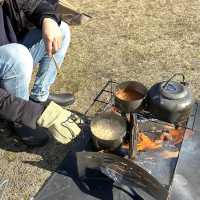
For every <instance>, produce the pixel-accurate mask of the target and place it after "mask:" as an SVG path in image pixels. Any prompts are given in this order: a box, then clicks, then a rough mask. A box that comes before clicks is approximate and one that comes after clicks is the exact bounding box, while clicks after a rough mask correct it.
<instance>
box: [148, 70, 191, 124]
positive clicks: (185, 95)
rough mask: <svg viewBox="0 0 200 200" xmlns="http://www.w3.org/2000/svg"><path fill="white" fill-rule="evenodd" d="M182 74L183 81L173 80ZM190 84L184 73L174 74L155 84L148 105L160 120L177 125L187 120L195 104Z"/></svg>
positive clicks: (149, 95) (149, 93)
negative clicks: (186, 80)
mask: <svg viewBox="0 0 200 200" xmlns="http://www.w3.org/2000/svg"><path fill="white" fill-rule="evenodd" d="M176 76H182V78H183V80H182V81H181V82H177V81H173V79H174V77H176ZM188 86H189V84H188V83H187V82H185V76H184V75H183V74H180V73H177V74H174V75H173V76H172V77H171V78H170V79H169V80H168V81H163V82H159V83H156V84H155V85H153V86H152V87H151V88H150V90H149V91H148V96H147V106H148V108H147V109H148V111H150V112H151V113H152V114H153V116H154V117H155V118H157V119H159V120H162V121H165V122H169V123H173V124H176V125H179V124H182V123H183V122H186V121H187V119H188V117H189V114H190V112H191V109H192V106H193V97H192V92H191V90H190V88H189V87H188Z"/></svg>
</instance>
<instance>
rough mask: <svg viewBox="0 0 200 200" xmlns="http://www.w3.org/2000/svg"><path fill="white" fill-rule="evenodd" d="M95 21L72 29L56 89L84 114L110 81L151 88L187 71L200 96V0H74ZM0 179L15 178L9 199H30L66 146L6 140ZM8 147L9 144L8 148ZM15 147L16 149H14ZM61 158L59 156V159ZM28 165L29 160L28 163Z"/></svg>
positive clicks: (1, 158)
mask: <svg viewBox="0 0 200 200" xmlns="http://www.w3.org/2000/svg"><path fill="white" fill-rule="evenodd" d="M69 2H70V3H71V4H72V5H74V6H75V7H76V8H77V9H79V10H81V11H87V13H88V14H90V15H91V16H93V20H92V21H91V22H89V23H88V24H87V25H84V26H80V27H73V28H72V29H71V30H72V42H71V46H70V50H69V53H68V55H67V56H66V59H65V63H64V65H65V66H64V67H63V69H62V72H63V73H62V74H61V75H60V76H59V78H58V80H57V81H56V84H55V85H54V86H53V88H52V89H53V90H54V91H73V92H74V93H75V95H76V97H77V101H76V103H75V105H74V106H73V108H74V109H76V110H79V111H84V110H85V109H86V107H87V105H88V104H89V103H90V102H91V101H92V98H93V96H94V95H95V94H96V92H97V90H98V89H99V88H100V87H101V86H102V85H103V84H104V83H105V82H106V81H107V80H108V79H110V78H113V79H115V80H118V81H122V80H126V79H131V80H138V81H142V82H143V83H144V84H146V85H147V86H150V85H152V84H153V83H155V82H156V81H160V80H162V79H166V78H168V77H170V76H171V75H172V74H173V73H175V72H183V73H184V74H185V75H186V77H187V79H188V80H189V81H190V83H191V86H192V90H193V92H194V94H195V96H196V97H200V92H199V88H200V82H199V77H200V76H199V75H200V70H199V69H200V51H199V46H200V2H199V1H198V0H190V1H188V0H126V1H125V0H106V1H105V0H98V1H97V0H92V1H91V0H80V1H78V3H77V1H75V0H70V1H69ZM0 141H1V142H0V145H1V146H0V147H1V148H2V149H1V151H0V171H1V177H3V178H4V179H9V180H10V185H9V187H8V188H7V189H6V194H7V195H6V196H7V197H5V199H6V200H7V199H10V200H15V199H16V200H19V199H27V198H28V197H30V196H33V195H35V194H36V192H37V191H38V189H39V188H40V187H41V185H42V184H43V183H44V181H45V179H46V178H47V177H48V176H49V174H50V172H51V170H53V169H55V168H56V166H57V165H58V163H59V161H60V160H62V158H63V156H64V155H65V153H66V147H63V146H61V145H58V144H55V143H49V144H48V145H47V146H46V147H44V148H40V149H36V150H27V149H23V148H22V147H21V146H19V145H16V147H14V150H17V149H20V148H21V149H22V152H19V153H10V151H11V150H5V149H9V148H7V147H10V146H13V145H12V144H13V141H11V139H10V138H8V137H7V136H6V137H4V136H1V140H0ZM5 143H6V144H5ZM11 149H13V147H12V148H11ZM58 155H59V156H58ZM27 161H28V162H27Z"/></svg>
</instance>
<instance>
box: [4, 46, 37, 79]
mask: <svg viewBox="0 0 200 200" xmlns="http://www.w3.org/2000/svg"><path fill="white" fill-rule="evenodd" d="M0 58H1V62H3V63H4V66H5V67H3V68H4V69H3V71H2V69H1V73H2V74H1V76H3V79H9V78H11V77H10V76H12V75H11V74H13V73H15V74H13V75H14V76H21V78H25V79H26V81H27V82H30V80H31V74H32V70H33V58H32V55H31V54H30V52H29V50H28V49H27V48H26V47H25V46H24V45H21V44H16V43H13V44H8V45H4V46H2V47H0ZM11 71H12V72H13V73H10V72H11Z"/></svg>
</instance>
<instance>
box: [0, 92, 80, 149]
mask: <svg viewBox="0 0 200 200" xmlns="http://www.w3.org/2000/svg"><path fill="white" fill-rule="evenodd" d="M71 114H72V113H71V112H70V111H68V110H66V109H63V108H62V107H61V106H59V105H57V104H56V103H54V102H52V101H51V102H50V103H48V104H47V105H46V106H44V105H43V104H39V103H35V102H33V101H26V100H24V99H22V98H19V97H16V96H14V95H11V94H9V93H8V92H7V91H6V90H4V89H1V88H0V116H1V118H3V119H6V120H8V121H11V122H14V123H15V124H18V125H19V127H22V128H23V131H19V132H16V133H17V135H18V136H19V137H20V138H21V140H22V142H23V143H25V144H26V145H29V146H42V145H44V144H45V143H46V142H47V141H48V138H49V136H48V134H47V133H46V132H45V131H33V132H30V131H27V132H26V130H25V129H24V126H25V127H27V128H31V129H33V130H34V129H36V128H37V127H38V126H39V127H44V128H47V129H48V130H49V132H50V133H51V134H52V136H53V137H54V138H55V139H56V140H57V141H58V142H60V143H62V144H66V143H68V142H70V141H71V140H73V139H74V138H75V137H77V136H78V135H79V133H80V128H79V127H78V125H77V124H76V123H75V122H74V121H73V120H72V119H71V118H70V116H71ZM21 125H24V126H21Z"/></svg>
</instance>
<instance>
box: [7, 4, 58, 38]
mask: <svg viewBox="0 0 200 200" xmlns="http://www.w3.org/2000/svg"><path fill="white" fill-rule="evenodd" d="M56 2H57V1H56V0H49V1H48V0H5V2H4V4H3V10H4V12H6V14H7V15H8V16H9V18H10V21H11V24H12V26H13V29H14V31H15V34H16V36H17V38H18V39H20V38H22V37H23V36H24V35H25V34H26V33H27V32H28V31H29V30H30V29H31V28H32V27H33V26H37V27H38V28H41V26H42V20H43V19H44V18H45V17H50V18H52V19H54V20H55V21H56V22H57V23H58V24H60V22H61V19H60V15H59V14H58V13H57V11H56Z"/></svg>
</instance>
